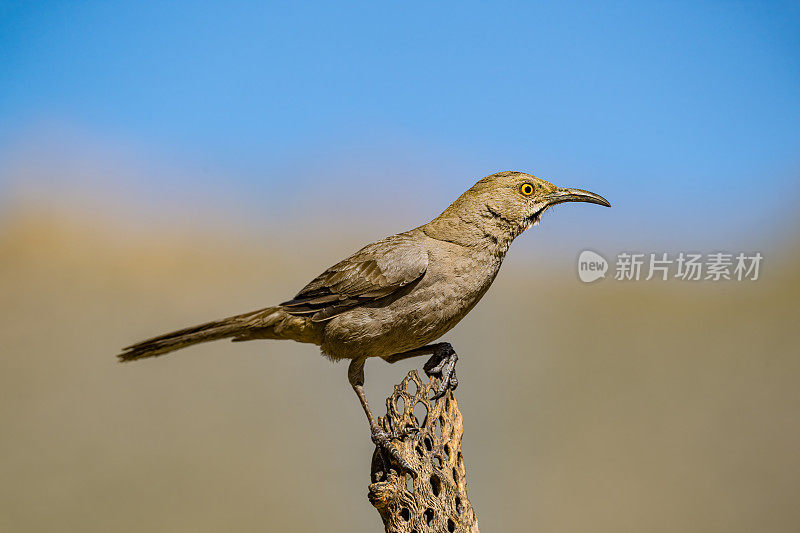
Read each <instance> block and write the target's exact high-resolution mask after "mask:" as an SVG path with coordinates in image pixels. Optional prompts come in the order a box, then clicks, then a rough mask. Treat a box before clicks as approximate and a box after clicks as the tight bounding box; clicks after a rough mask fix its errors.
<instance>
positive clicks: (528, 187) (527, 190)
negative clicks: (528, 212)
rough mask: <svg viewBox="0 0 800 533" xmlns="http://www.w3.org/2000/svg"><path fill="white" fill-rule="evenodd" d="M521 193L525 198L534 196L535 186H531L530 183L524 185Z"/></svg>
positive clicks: (520, 190) (520, 189)
mask: <svg viewBox="0 0 800 533" xmlns="http://www.w3.org/2000/svg"><path fill="white" fill-rule="evenodd" d="M519 192H521V193H522V194H524V195H525V196H530V195H531V194H533V185H531V184H530V183H523V184H522V185H521V186H520V188H519Z"/></svg>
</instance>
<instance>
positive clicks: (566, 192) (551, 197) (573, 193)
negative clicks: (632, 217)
mask: <svg viewBox="0 0 800 533" xmlns="http://www.w3.org/2000/svg"><path fill="white" fill-rule="evenodd" d="M545 199H546V200H547V203H548V205H556V204H562V203H564V202H589V203H590V204H600V205H604V206H606V207H611V204H610V203H609V201H608V200H606V199H605V198H603V197H602V196H600V195H599V194H595V193H593V192H589V191H584V190H583V189H567V188H565V187H559V188H558V189H556V190H555V192H552V193H550V194H548V195H547V196H546V197H545Z"/></svg>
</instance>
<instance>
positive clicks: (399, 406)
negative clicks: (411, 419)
mask: <svg viewBox="0 0 800 533" xmlns="http://www.w3.org/2000/svg"><path fill="white" fill-rule="evenodd" d="M394 409H395V411H397V413H398V414H400V415H402V414H403V413H404V412H405V409H406V401H405V400H404V399H403V397H402V396H398V397H397V400H395V402H394Z"/></svg>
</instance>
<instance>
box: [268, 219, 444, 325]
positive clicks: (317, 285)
mask: <svg viewBox="0 0 800 533" xmlns="http://www.w3.org/2000/svg"><path fill="white" fill-rule="evenodd" d="M427 268H428V254H427V251H426V250H425V249H424V247H423V246H422V244H421V237H420V236H418V235H415V234H413V233H412V232H409V233H400V234H398V235H393V236H391V237H387V238H385V239H382V240H380V241H377V242H375V243H372V244H370V245H367V246H365V247H364V248H362V249H361V250H359V251H358V252H356V253H355V254H353V255H352V256H350V257H348V258H347V259H345V260H344V261H341V262H339V263H337V264H335V265H333V266H332V267H330V268H329V269H328V270H326V271H325V272H323V273H322V274H320V275H319V276H317V277H316V278H314V279H313V280H312V281H311V282H310V283H309V284H308V285H306V286H305V287H303V289H302V290H301V291H300V292H299V293H297V295H296V296H295V297H294V298H292V299H291V300H289V301H288V302H284V303H282V304H281V306H282V307H284V308H285V309H286V311H288V312H289V313H290V314H294V315H312V317H311V318H312V320H314V321H323V320H329V319H331V318H333V317H334V316H336V315H337V314H339V313H341V312H342V311H345V310H347V309H350V308H352V307H355V306H356V305H359V304H362V303H366V302H372V301H375V300H379V299H381V298H386V297H387V296H390V295H392V294H393V293H395V292H397V291H398V290H400V289H401V288H403V287H405V286H407V285H410V284H411V283H414V282H415V281H417V280H418V279H420V278H421V277H422V276H423V275H424V274H425V271H426V270H427Z"/></svg>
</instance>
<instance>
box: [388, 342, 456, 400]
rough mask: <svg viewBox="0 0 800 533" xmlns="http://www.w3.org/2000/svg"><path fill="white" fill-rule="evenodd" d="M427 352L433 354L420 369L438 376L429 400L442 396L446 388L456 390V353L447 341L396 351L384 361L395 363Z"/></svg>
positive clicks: (429, 374)
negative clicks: (405, 350) (436, 384)
mask: <svg viewBox="0 0 800 533" xmlns="http://www.w3.org/2000/svg"><path fill="white" fill-rule="evenodd" d="M428 354H433V356H432V357H431V358H430V359H428V362H427V363H425V365H424V366H423V367H422V369H423V370H425V373H426V374H427V375H428V377H430V376H439V378H440V381H439V386H438V387H437V389H436V392H435V393H434V395H433V397H432V398H431V400H436V399H439V398H441V397H442V396H444V395H445V393H446V392H447V389H450V390H456V387H458V378H457V377H456V361H458V354H457V353H456V351H455V350H454V349H453V347H452V346H451V345H450V343H449V342H438V343H436V344H429V345H427V346H423V347H421V348H416V349H414V350H409V351H407V352H401V353H396V354H393V355H390V356H389V357H386V358H385V361H387V362H389V363H396V362H398V361H402V360H403V359H408V358H409V357H417V356H418V355H428Z"/></svg>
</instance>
